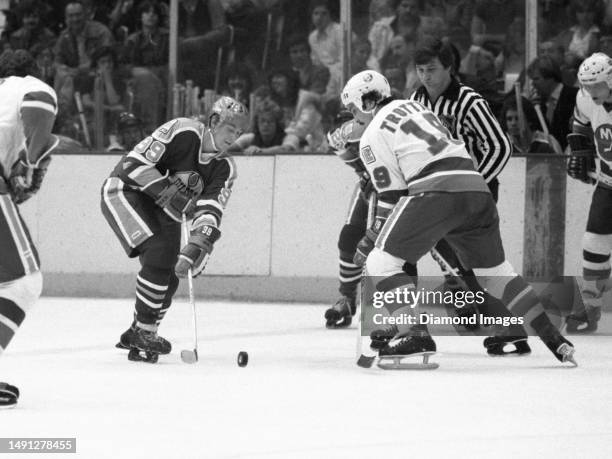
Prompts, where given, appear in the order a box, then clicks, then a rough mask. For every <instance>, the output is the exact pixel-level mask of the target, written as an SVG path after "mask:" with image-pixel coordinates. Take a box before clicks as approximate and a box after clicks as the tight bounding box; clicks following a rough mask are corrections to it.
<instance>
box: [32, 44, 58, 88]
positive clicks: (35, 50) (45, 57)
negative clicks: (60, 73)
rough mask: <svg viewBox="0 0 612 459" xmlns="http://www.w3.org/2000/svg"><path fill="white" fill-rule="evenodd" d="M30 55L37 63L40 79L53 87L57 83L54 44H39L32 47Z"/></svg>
mask: <svg viewBox="0 0 612 459" xmlns="http://www.w3.org/2000/svg"><path fill="white" fill-rule="evenodd" d="M30 53H31V54H32V57H33V58H34V60H35V61H36V67H37V69H38V70H37V71H38V78H39V79H40V80H42V81H44V82H45V83H47V84H48V85H49V86H51V87H52V86H53V82H54V81H55V66H54V65H53V61H54V60H55V56H54V55H53V44H52V43H39V44H37V45H34V46H32V49H30Z"/></svg>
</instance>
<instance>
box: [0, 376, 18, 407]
mask: <svg viewBox="0 0 612 459" xmlns="http://www.w3.org/2000/svg"><path fill="white" fill-rule="evenodd" d="M17 400H19V389H17V388H16V387H15V386H12V385H11V384H7V383H3V382H0V409H7V408H14V407H15V405H17Z"/></svg>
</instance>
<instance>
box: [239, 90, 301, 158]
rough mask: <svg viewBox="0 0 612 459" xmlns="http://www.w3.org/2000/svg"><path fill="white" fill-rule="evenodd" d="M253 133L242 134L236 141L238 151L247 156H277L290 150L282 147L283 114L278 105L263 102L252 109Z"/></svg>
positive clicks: (283, 135) (287, 147)
mask: <svg viewBox="0 0 612 459" xmlns="http://www.w3.org/2000/svg"><path fill="white" fill-rule="evenodd" d="M254 110H255V112H254V126H253V132H249V133H247V134H243V135H242V136H241V137H240V138H239V139H238V140H237V141H236V144H237V146H238V150H244V154H245V155H247V156H251V155H256V154H261V153H264V154H277V153H283V152H286V151H288V150H290V149H291V146H284V145H283V140H284V139H285V126H284V124H283V112H282V110H281V109H280V107H279V106H278V105H276V104H275V103H274V102H271V101H264V102H263V103H261V104H260V105H259V106H257V107H255V108H254Z"/></svg>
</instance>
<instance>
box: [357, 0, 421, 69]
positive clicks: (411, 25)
mask: <svg viewBox="0 0 612 459" xmlns="http://www.w3.org/2000/svg"><path fill="white" fill-rule="evenodd" d="M392 6H393V11H394V12H395V16H392V17H385V18H382V19H381V20H380V21H378V22H375V23H374V24H373V25H372V28H371V29H370V33H369V34H368V39H369V40H370V43H371V44H372V57H374V58H375V59H376V60H377V61H378V62H380V61H381V59H382V58H383V57H384V56H385V54H386V52H387V50H388V48H389V45H390V43H391V40H392V39H393V37H394V36H396V35H404V36H410V37H412V39H413V40H416V39H417V37H418V36H419V25H420V23H421V16H420V15H421V13H422V10H423V8H422V2H421V1H420V0H393V2H392Z"/></svg>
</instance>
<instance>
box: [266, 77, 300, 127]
mask: <svg viewBox="0 0 612 459" xmlns="http://www.w3.org/2000/svg"><path fill="white" fill-rule="evenodd" d="M267 86H268V89H269V91H270V92H269V99H271V100H272V101H274V102H275V103H276V104H277V105H278V106H279V107H280V109H281V110H282V112H283V124H284V125H285V126H288V125H289V123H290V122H291V120H292V119H293V117H294V116H295V113H296V112H295V110H296V106H297V101H298V94H299V91H300V80H299V77H298V75H297V73H296V72H295V71H294V70H292V69H287V68H284V67H277V68H276V69H272V70H271V71H270V73H269V74H268V84H267Z"/></svg>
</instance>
